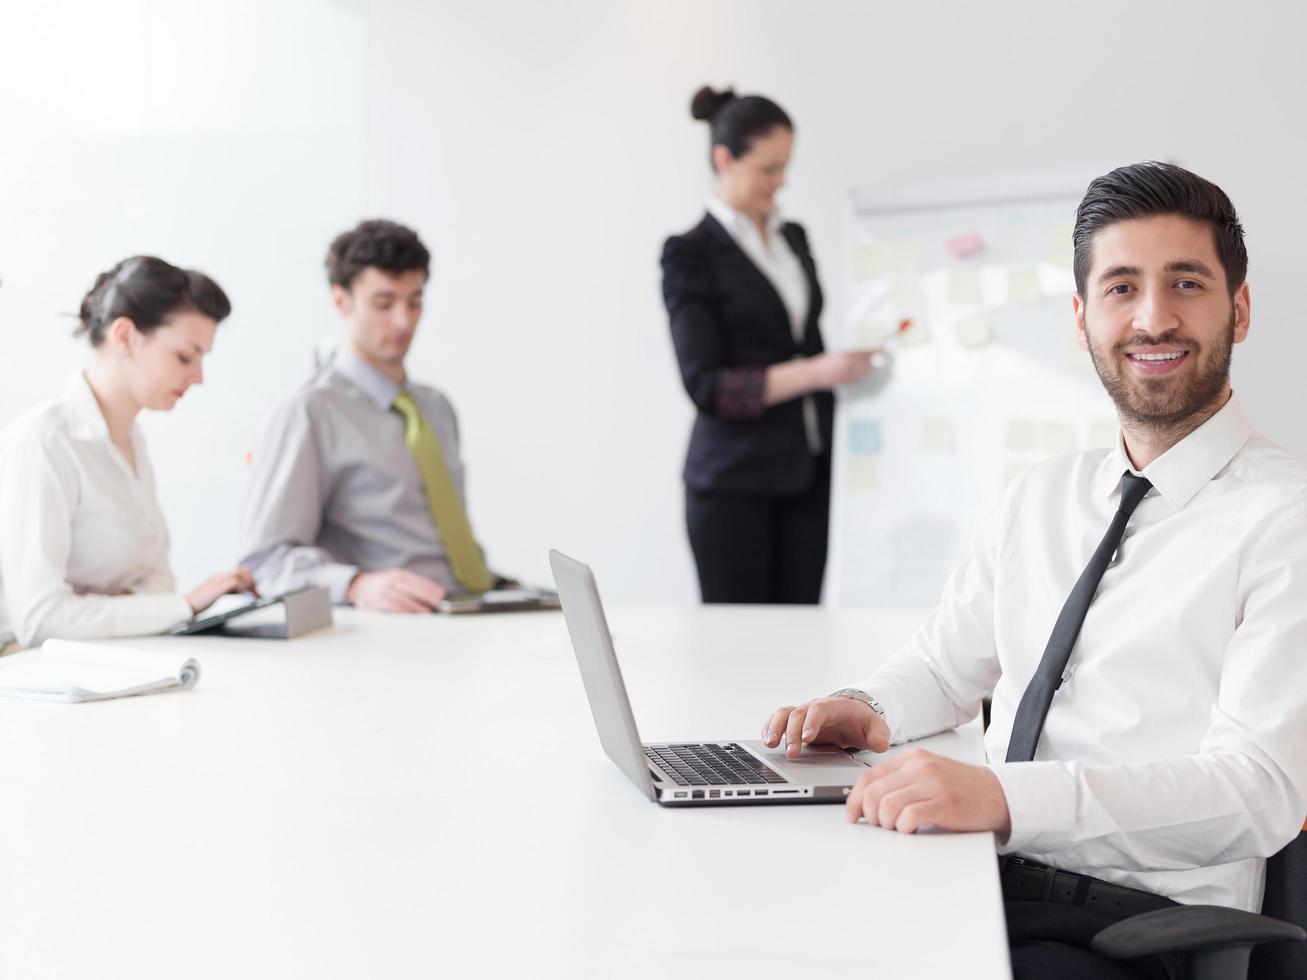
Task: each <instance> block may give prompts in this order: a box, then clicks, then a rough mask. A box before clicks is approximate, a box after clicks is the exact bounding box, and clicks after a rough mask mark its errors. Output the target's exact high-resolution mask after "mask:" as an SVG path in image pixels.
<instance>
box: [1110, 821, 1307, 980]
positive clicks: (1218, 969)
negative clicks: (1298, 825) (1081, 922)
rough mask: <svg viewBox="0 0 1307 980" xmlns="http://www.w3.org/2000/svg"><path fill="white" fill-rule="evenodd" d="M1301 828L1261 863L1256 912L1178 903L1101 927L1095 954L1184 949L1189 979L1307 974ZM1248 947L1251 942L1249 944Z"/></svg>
mask: <svg viewBox="0 0 1307 980" xmlns="http://www.w3.org/2000/svg"><path fill="white" fill-rule="evenodd" d="M1304 927H1307V828H1304V830H1303V832H1301V833H1299V834H1298V836H1297V837H1296V838H1295V839H1294V840H1293V841H1292V842H1291V843H1290V844H1289V845H1288V846H1287V847H1285V848H1284V850H1282V851H1280V852H1279V853H1278V854H1276V855H1275V856H1274V857H1272V858H1271V859H1270V860H1268V861H1267V862H1266V890H1265V892H1264V893H1263V898H1262V914H1261V915H1256V914H1254V913H1252V912H1245V911H1243V910H1242V909H1228V908H1223V907H1221V906H1219V905H1179V906H1177V907H1175V908H1171V909H1160V910H1158V911H1156V912H1145V913H1144V914H1143V915H1136V916H1133V917H1131V918H1129V919H1124V920H1122V921H1121V922H1118V923H1116V925H1112V926H1108V927H1107V928H1106V929H1104V930H1103V931H1102V932H1100V933H1099V934H1098V935H1096V936H1095V937H1094V941H1093V947H1094V952H1096V953H1098V954H1099V955H1101V956H1107V957H1109V958H1111V959H1130V958H1133V957H1135V956H1148V955H1151V954H1154V953H1168V952H1185V953H1187V954H1188V960H1187V972H1188V980H1246V978H1248V977H1252V978H1253V980H1302V978H1304V977H1307V945H1304V944H1303V939H1304V938H1307V931H1305V929H1304ZM1254 947H1256V948H1255V949H1254Z"/></svg>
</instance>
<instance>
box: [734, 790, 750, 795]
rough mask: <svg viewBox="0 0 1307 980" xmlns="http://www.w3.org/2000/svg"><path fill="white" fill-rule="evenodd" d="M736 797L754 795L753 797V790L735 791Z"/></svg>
mask: <svg viewBox="0 0 1307 980" xmlns="http://www.w3.org/2000/svg"><path fill="white" fill-rule="evenodd" d="M735 795H736V796H752V795H753V790H751V789H737V790H736V791H735Z"/></svg>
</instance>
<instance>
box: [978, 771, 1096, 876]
mask: <svg viewBox="0 0 1307 980" xmlns="http://www.w3.org/2000/svg"><path fill="white" fill-rule="evenodd" d="M989 768H990V770H991V771H992V772H993V773H994V775H995V776H997V777H998V782H999V785H1000V786H1001V787H1002V788H1003V796H1004V797H1005V798H1006V799H1007V810H1008V818H1009V820H1011V822H1012V832H1011V833H1010V834H1009V835H1008V839H1007V843H1005V844H1003V845H1002V846H1001V847H1000V848H999V850H1000V851H1002V852H1003V853H1005V854H1007V853H1011V852H1013V851H1034V852H1036V853H1048V852H1049V851H1056V850H1060V849H1062V848H1063V847H1066V846H1067V844H1068V843H1069V842H1070V840H1071V837H1072V835H1073V834H1074V832H1075V827H1076V776H1075V773H1074V772H1073V771H1072V769H1071V767H1070V766H1069V765H1068V764H1066V763H1062V762H1000V763H995V764H993V765H991V766H990V767H989Z"/></svg>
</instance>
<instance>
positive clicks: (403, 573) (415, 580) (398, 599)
mask: <svg viewBox="0 0 1307 980" xmlns="http://www.w3.org/2000/svg"><path fill="white" fill-rule="evenodd" d="M345 598H346V599H348V600H349V601H350V603H351V604H352V605H354V606H357V607H358V608H359V609H377V610H380V611H382V612H403V613H429V612H431V611H432V610H433V609H435V608H436V606H437V605H438V604H439V603H440V600H441V599H443V598H445V590H444V588H443V587H442V586H441V585H440V584H439V583H438V582H433V581H431V579H429V578H427V577H426V576H425V575H419V574H417V573H416V572H410V571H408V570H407V569H403V568H392V569H389V570H388V571H384V572H359V573H358V574H357V575H355V576H354V578H353V579H351V580H350V583H349V588H348V589H347V590H346V591H345Z"/></svg>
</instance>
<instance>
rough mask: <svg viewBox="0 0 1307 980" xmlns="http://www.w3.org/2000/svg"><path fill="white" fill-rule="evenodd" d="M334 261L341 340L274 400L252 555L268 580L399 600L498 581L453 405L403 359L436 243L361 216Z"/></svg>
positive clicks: (257, 473) (383, 601)
mask: <svg viewBox="0 0 1307 980" xmlns="http://www.w3.org/2000/svg"><path fill="white" fill-rule="evenodd" d="M326 265H327V277H328V280H329V281H330V283H331V296H332V300H333V301H334V302H335V305H336V309H337V310H338V311H339V312H340V316H341V321H342V322H343V324H344V328H345V336H344V344H343V346H342V348H341V349H340V350H339V351H338V352H337V353H336V355H335V356H334V357H333V358H332V360H331V361H330V362H329V363H328V364H327V365H326V366H325V367H323V368H322V369H321V370H320V371H319V372H318V374H317V375H316V376H315V377H314V378H312V379H311V380H310V381H309V382H308V383H307V384H305V385H304V386H303V387H302V388H300V390H299V391H297V392H296V393H295V394H294V395H292V396H291V397H290V398H288V399H287V400H286V401H285V402H283V403H282V404H281V405H279V406H278V407H277V408H276V410H275V411H274V412H273V415H272V418H271V421H270V422H269V423H268V426H267V430H266V432H265V433H264V435H263V439H262V441H261V444H260V445H259V447H258V448H257V449H256V451H255V453H254V471H253V475H252V478H251V481H250V487H249V492H248V497H247V500H246V506H245V514H244V520H243V532H242V552H243V554H245V555H246V558H245V560H244V561H245V565H246V567H247V568H249V569H251V570H252V571H253V572H254V575H255V578H256V579H257V581H258V583H259V588H260V590H261V591H263V592H264V593H265V594H267V593H269V592H279V591H286V590H289V589H294V588H299V587H302V586H305V585H324V586H326V587H327V588H328V589H329V590H330V591H331V596H332V599H333V601H335V602H337V603H346V602H348V603H353V604H354V605H356V606H359V607H361V608H364V609H383V610H389V611H392V612H429V611H431V609H433V608H434V607H435V606H436V604H437V603H439V602H440V600H441V599H442V598H444V596H445V594H446V593H452V592H462V591H477V592H479V591H483V590H485V589H488V588H490V587H491V585H492V584H493V576H492V575H491V574H490V572H489V571H488V570H487V568H486V563H485V558H484V557H483V555H482V552H481V549H480V547H479V546H478V545H477V543H476V540H475V539H474V538H473V536H472V530H471V527H470V526H469V523H468V518H467V513H466V510H465V505H464V500H463V464H462V462H461V461H460V459H459V453H458V425H457V422H456V420H455V418H454V409H453V407H452V406H451V405H450V403H449V400H448V399H447V398H445V396H444V395H442V394H441V393H440V392H438V391H436V390H435V389H434V388H428V387H426V386H424V385H418V384H413V383H412V382H410V381H409V380H408V376H407V374H406V373H405V371H404V357H405V355H406V354H407V353H408V349H409V345H410V344H411V343H412V342H413V335H414V333H415V332H416V331H417V326H418V321H419V320H420V319H421V317H422V292H423V289H424V288H425V287H426V284H427V278H428V274H429V268H430V254H429V253H428V252H427V249H426V247H425V246H424V245H423V244H422V242H421V240H419V238H418V236H417V235H416V234H415V233H414V232H413V231H412V230H410V229H408V228H405V227H404V226H403V225H399V224H396V223H394V222H392V221H364V222H363V223H361V224H360V225H359V226H358V227H357V228H355V229H353V230H352V231H347V232H344V233H343V234H341V235H339V236H337V238H336V240H335V241H333V242H332V243H331V248H330V250H329V251H328V253H327V262H326Z"/></svg>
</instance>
